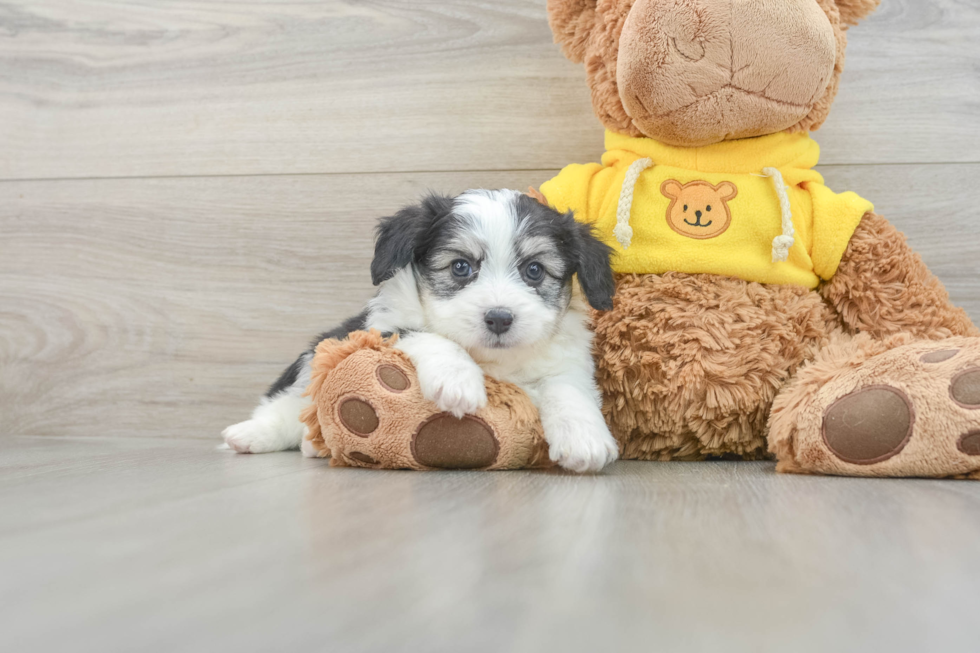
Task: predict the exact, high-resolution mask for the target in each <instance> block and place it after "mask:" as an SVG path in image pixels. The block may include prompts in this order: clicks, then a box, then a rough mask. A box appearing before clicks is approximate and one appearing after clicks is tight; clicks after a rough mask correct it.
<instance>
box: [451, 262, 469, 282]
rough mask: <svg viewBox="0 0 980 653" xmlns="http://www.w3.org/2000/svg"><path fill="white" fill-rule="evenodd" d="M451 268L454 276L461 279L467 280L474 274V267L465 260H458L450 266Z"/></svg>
mask: <svg viewBox="0 0 980 653" xmlns="http://www.w3.org/2000/svg"><path fill="white" fill-rule="evenodd" d="M449 268H450V269H451V270H452V271H453V276H454V277H459V278H460V279H465V278H466V277H468V276H470V275H472V274H473V266H472V265H470V263H469V261H467V260H465V259H461V258H458V259H456V260H455V261H453V262H452V263H450V264H449Z"/></svg>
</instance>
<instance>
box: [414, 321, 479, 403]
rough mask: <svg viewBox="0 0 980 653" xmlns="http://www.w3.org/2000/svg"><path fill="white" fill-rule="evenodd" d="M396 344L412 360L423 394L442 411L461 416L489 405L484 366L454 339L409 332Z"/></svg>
mask: <svg viewBox="0 0 980 653" xmlns="http://www.w3.org/2000/svg"><path fill="white" fill-rule="evenodd" d="M395 347H396V348H398V349H400V350H402V351H403V352H405V354H406V355H407V356H408V357H409V359H411V361H412V364H413V365H415V371H416V373H417V374H418V377H419V386H420V387H421V390H422V395H423V396H424V397H425V398H426V399H428V400H430V401H432V402H433V403H435V405H436V406H437V407H438V408H439V410H442V411H446V412H447V413H452V414H453V415H455V416H456V417H462V416H463V415H466V414H468V413H475V412H476V411H478V410H480V409H481V408H483V407H484V406H486V405H487V389H486V386H485V385H484V380H483V369H481V368H480V366H479V365H477V364H476V363H475V362H474V361H473V359H472V358H471V357H470V355H469V354H468V353H466V350H465V349H463V348H462V347H460V346H459V345H457V344H456V343H455V342H452V341H451V340H447V339H446V338H443V337H442V336H438V335H435V334H433V333H409V334H406V335H404V336H402V337H401V338H399V339H398V342H397V343H396V344H395Z"/></svg>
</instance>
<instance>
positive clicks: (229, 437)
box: [221, 419, 281, 453]
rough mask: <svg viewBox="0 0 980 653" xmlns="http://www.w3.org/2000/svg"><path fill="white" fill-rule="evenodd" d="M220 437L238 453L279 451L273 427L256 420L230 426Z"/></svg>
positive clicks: (277, 438)
mask: <svg viewBox="0 0 980 653" xmlns="http://www.w3.org/2000/svg"><path fill="white" fill-rule="evenodd" d="M221 437H223V438H224V439H225V444H227V445H228V446H229V447H231V448H232V449H234V450H235V451H237V452H238V453H269V452H270V451H279V450H280V449H281V447H280V446H279V437H278V434H277V433H276V429H275V427H274V425H273V424H269V423H268V422H264V421H260V420H257V419H249V420H245V421H244V422H239V423H238V424H232V425H231V426H229V427H228V428H226V429H225V430H224V431H222V432H221Z"/></svg>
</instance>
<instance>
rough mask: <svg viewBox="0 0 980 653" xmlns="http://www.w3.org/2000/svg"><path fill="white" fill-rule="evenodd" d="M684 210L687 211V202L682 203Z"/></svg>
mask: <svg viewBox="0 0 980 653" xmlns="http://www.w3.org/2000/svg"><path fill="white" fill-rule="evenodd" d="M684 212H685V213H686V212H687V204H685V205H684Z"/></svg>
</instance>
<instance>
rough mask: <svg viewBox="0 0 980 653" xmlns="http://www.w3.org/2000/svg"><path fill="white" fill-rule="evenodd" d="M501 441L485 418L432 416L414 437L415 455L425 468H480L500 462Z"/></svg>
mask: <svg viewBox="0 0 980 653" xmlns="http://www.w3.org/2000/svg"><path fill="white" fill-rule="evenodd" d="M498 453H500V443H499V442H497V438H496V437H495V436H494V434H493V429H491V428H490V426H488V425H487V423H486V422H484V421H483V420H482V419H479V418H478V417H472V416H470V415H467V416H466V417H464V418H462V419H457V418H456V417H454V416H453V415H448V414H445V413H443V414H439V415H433V416H432V417H430V418H429V419H427V420H426V421H425V422H423V424H422V426H420V427H419V429H418V431H416V432H415V435H414V437H413V438H412V456H413V457H414V458H415V461H416V462H417V463H419V464H420V465H423V466H425V467H435V468H437V469H479V468H481V467H490V466H491V465H493V464H494V463H495V462H496V461H497V454H498Z"/></svg>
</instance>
